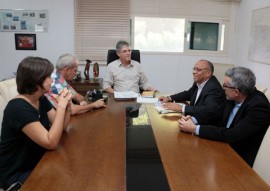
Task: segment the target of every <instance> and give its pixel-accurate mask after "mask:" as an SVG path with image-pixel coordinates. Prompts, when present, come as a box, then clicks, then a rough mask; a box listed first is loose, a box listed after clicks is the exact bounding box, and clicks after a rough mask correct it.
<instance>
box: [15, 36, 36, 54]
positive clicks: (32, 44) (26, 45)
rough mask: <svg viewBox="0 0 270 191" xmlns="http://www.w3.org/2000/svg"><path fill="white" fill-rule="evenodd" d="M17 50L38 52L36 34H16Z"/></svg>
mask: <svg viewBox="0 0 270 191" xmlns="http://www.w3.org/2000/svg"><path fill="white" fill-rule="evenodd" d="M15 47H16V50H36V49H37V44H36V34H22V33H15Z"/></svg>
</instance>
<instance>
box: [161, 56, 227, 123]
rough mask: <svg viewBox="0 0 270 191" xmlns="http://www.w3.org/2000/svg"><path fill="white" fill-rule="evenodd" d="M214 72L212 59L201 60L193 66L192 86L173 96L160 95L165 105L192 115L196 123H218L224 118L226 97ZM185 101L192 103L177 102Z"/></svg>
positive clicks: (166, 107)
mask: <svg viewBox="0 0 270 191" xmlns="http://www.w3.org/2000/svg"><path fill="white" fill-rule="evenodd" d="M213 73H214V66H213V64H212V63H211V62H210V61H208V60H199V61H198V62H197V63H196V64H195V66H194V68H193V78H194V83H193V85H192V87H191V88H190V89H189V90H187V91H183V92H180V93H177V94H174V95H171V96H167V97H165V96H161V97H159V100H160V101H161V102H162V105H163V107H164V108H165V109H169V110H173V111H179V112H182V113H183V114H184V115H190V116H192V119H193V121H194V122H195V123H196V124H197V123H199V124H209V123H210V124H217V123H218V122H219V121H220V120H221V118H222V113H223V109H224V104H225V100H226V98H225V93H224V90H223V89H222V87H221V85H220V83H219V82H218V80H217V78H216V77H215V76H214V75H213ZM184 101H190V105H186V106H182V105H179V104H177V103H175V102H184Z"/></svg>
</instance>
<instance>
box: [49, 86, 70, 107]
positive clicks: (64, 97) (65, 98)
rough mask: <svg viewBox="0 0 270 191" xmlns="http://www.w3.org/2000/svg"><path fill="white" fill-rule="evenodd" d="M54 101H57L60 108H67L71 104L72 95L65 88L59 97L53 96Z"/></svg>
mask: <svg viewBox="0 0 270 191" xmlns="http://www.w3.org/2000/svg"><path fill="white" fill-rule="evenodd" d="M52 96H53V97H54V99H55V100H56V102H57V104H58V107H61V108H66V107H67V105H68V104H71V101H72V97H73V95H72V93H71V91H69V90H68V89H67V88H64V89H63V90H62V91H60V93H59V94H58V95H56V94H52Z"/></svg>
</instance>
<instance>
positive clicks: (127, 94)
mask: <svg viewBox="0 0 270 191" xmlns="http://www.w3.org/2000/svg"><path fill="white" fill-rule="evenodd" d="M137 97H139V94H137V93H135V92H133V91H128V92H114V98H115V99H136V98H137Z"/></svg>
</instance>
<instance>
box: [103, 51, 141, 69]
mask: <svg viewBox="0 0 270 191" xmlns="http://www.w3.org/2000/svg"><path fill="white" fill-rule="evenodd" d="M118 58H119V57H118V56H117V54H116V50H115V49H110V50H108V55H107V65H108V64H109V63H111V62H113V61H115V60H117V59H118ZM131 60H135V61H137V62H139V63H141V56H140V51H139V50H132V52H131Z"/></svg>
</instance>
